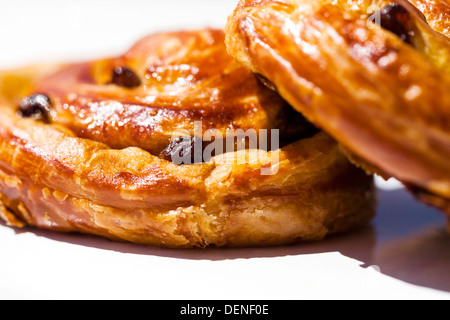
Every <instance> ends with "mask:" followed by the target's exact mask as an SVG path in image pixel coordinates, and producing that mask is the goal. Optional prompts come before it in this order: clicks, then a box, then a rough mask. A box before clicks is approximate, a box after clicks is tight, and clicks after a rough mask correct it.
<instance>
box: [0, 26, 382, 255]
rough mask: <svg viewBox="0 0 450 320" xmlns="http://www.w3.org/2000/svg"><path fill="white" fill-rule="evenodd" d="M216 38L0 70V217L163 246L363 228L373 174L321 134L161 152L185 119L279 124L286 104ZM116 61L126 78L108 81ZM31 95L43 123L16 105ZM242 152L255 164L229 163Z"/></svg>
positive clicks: (263, 241) (171, 39)
mask: <svg viewBox="0 0 450 320" xmlns="http://www.w3.org/2000/svg"><path fill="white" fill-rule="evenodd" d="M223 39H224V36H223V33H221V32H219V31H211V30H205V31H199V32H197V31H192V32H181V33H169V34H158V35H154V36H151V37H149V38H146V39H144V40H143V41H140V42H139V43H138V44H137V45H136V46H134V47H133V48H132V49H131V50H130V51H129V52H128V53H126V54H125V55H124V56H122V57H120V58H117V59H108V60H103V61H96V62H92V63H83V64H77V65H69V66H44V67H42V68H41V69H39V68H31V69H24V70H16V71H13V72H6V73H3V74H0V113H1V116H0V217H1V218H3V220H5V221H6V222H7V224H9V225H12V226H16V227H23V226H25V225H28V226H35V227H39V228H43V229H48V230H53V231H60V232H83V233H88V234H94V235H99V236H103V237H107V238H110V239H113V240H122V241H130V242H134V243H141V244H146V245H153V246H160V247H171V248H192V247H207V246H263V245H278V244H286V243H293V242H298V241H310V240H319V239H323V238H324V237H325V236H326V235H328V234H332V233H338V232H344V231H348V230H351V229H354V228H356V227H360V226H362V225H364V224H365V223H367V222H368V221H369V220H370V219H371V218H372V217H373V215H374V213H375V202H376V199H375V193H374V186H373V178H372V177H371V176H368V175H366V174H365V173H364V172H363V171H362V170H359V169H357V168H355V167H354V166H353V165H351V164H350V163H349V161H348V160H347V159H346V158H345V156H344V155H343V154H342V152H341V151H340V149H339V147H338V145H337V144H336V142H335V141H334V140H333V139H331V138H330V137H329V136H328V135H327V134H325V133H323V132H320V133H314V134H312V135H311V136H308V137H307V138H305V139H300V140H298V141H293V142H292V143H291V144H289V145H287V146H285V147H284V148H282V149H278V150H273V151H271V152H268V151H264V150H260V149H252V150H242V151H240V152H229V153H226V154H220V155H216V156H214V157H213V158H212V159H211V160H210V161H207V162H204V163H199V164H195V165H176V164H174V163H173V162H172V161H170V159H166V158H167V157H169V156H171V154H172V152H171V151H174V150H176V149H177V145H176V143H175V144H171V143H170V142H171V141H172V140H170V136H171V134H172V131H173V129H174V128H177V127H180V128H187V129H189V130H191V129H192V128H191V123H192V122H193V121H194V120H196V119H201V120H204V125H205V126H206V129H209V128H214V126H218V128H219V129H223V128H236V127H238V128H244V129H245V128H247V127H249V128H255V129H258V128H265V127H271V126H274V127H276V126H278V125H279V124H280V123H282V122H283V121H281V122H280V119H279V118H278V117H276V116H275V115H276V114H277V113H279V111H280V110H281V107H282V106H284V105H286V103H285V102H284V101H283V100H282V99H281V98H280V97H279V96H278V94H277V93H275V92H274V91H272V90H270V89H268V88H266V87H265V86H264V85H262V84H261V83H260V82H259V81H258V80H257V79H256V77H254V76H253V75H252V74H251V73H250V72H249V71H247V70H245V69H244V68H242V67H240V66H239V65H238V64H236V63H235V62H234V60H233V59H231V58H229V57H227V56H226V51H225V47H224V44H223V43H222V44H219V43H220V42H221V41H222V40H223ZM213 52H214V54H213ZM116 66H121V67H124V66H126V67H127V68H129V69H130V70H133V73H134V74H135V75H136V76H137V77H139V79H142V83H141V84H140V86H138V87H135V86H132V88H128V87H123V86H120V85H118V83H117V81H116V83H112V81H111V75H112V71H113V69H114V68H115V67H116ZM49 69H50V70H49ZM55 69H56V70H55ZM193 70H194V71H193ZM126 78H128V76H127V77H126ZM131 78H133V76H131ZM122 80H123V79H122ZM186 81H187V82H189V83H186ZM125 82H126V80H125ZM32 92H42V93H45V94H48V95H49V97H50V99H51V101H52V108H51V109H50V112H49V121H50V123H45V122H42V121H37V120H34V119H32V118H26V117H22V116H20V115H18V114H17V112H16V109H17V101H20V100H21V99H23V98H24V97H27V96H29V94H30V93H32ZM2 99H3V100H2ZM288 117H290V115H289V113H287V114H286V118H288ZM281 118H283V117H281ZM298 121H302V120H301V119H299V120H298ZM210 126H211V127H210ZM302 130H305V128H303V129H302ZM308 130H309V129H308ZM287 131H289V130H287ZM289 135H291V134H289ZM187 141H188V144H189V145H190V143H189V140H187ZM175 142H176V141H175ZM159 149H162V150H165V151H167V152H165V153H164V154H163V156H162V157H160V156H159V154H155V153H154V152H155V151H158V150H159ZM246 154H247V156H248V157H249V159H256V161H244V162H239V163H238V162H236V160H237V159H242V158H244V159H245V155H246ZM254 155H257V157H253V156H254ZM262 169H265V170H266V172H269V173H271V172H273V173H274V174H272V175H268V174H262V172H263V171H262Z"/></svg>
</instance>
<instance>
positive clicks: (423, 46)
mask: <svg viewBox="0 0 450 320" xmlns="http://www.w3.org/2000/svg"><path fill="white" fill-rule="evenodd" d="M411 2H412V3H413V4H414V5H415V6H417V7H415V6H413V4H411V3H410V2H408V1H403V0H398V1H375V0H374V1H369V0H366V1H364V0H350V1H331V0H315V1H311V0H277V1H275V0H274V1H271V0H265V1H257V0H243V1H241V2H240V3H239V5H238V7H237V9H236V11H235V12H234V14H233V15H232V16H231V17H230V18H229V22H228V26H227V47H228V50H229V52H230V54H231V55H233V56H234V57H235V58H236V59H237V60H238V61H239V62H240V63H241V64H242V65H244V66H245V67H247V68H248V69H249V70H251V71H252V72H254V73H255V74H259V75H261V76H262V77H264V78H265V79H266V81H267V82H269V83H270V84H271V86H272V87H274V88H276V90H278V92H279V93H280V94H281V96H283V97H284V98H285V99H286V100H287V101H288V102H289V103H290V104H291V105H292V106H293V107H294V108H295V109H296V110H298V111H299V112H301V113H302V114H303V115H304V116H305V117H306V118H307V119H308V120H309V121H311V122H312V123H314V124H315V125H316V126H318V127H320V128H322V129H323V130H324V131H326V132H328V133H329V134H330V135H331V136H332V137H333V138H335V139H336V140H337V141H338V142H339V143H340V144H341V145H342V147H343V150H345V152H346V153H347V154H348V155H349V157H350V158H351V159H352V160H353V161H354V162H355V163H357V164H359V165H360V166H362V167H364V168H365V169H366V170H367V171H369V172H377V173H379V174H381V175H383V176H384V177H386V178H388V177H395V178H397V179H399V180H400V181H402V182H403V183H404V184H405V185H406V186H408V188H410V189H411V190H413V191H414V193H415V194H416V195H417V196H418V197H419V198H420V199H421V200H423V201H425V202H428V203H431V204H433V205H435V206H438V207H439V208H441V209H443V210H444V211H445V212H447V213H448V214H449V215H450V202H449V201H450V129H449V128H450V108H449V106H450V75H449V71H450V41H449V38H447V36H449V34H450V6H449V3H448V1H445V0H426V1H425V0H414V1H411ZM419 9H420V10H422V11H420V10H419Z"/></svg>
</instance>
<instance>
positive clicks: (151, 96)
mask: <svg viewBox="0 0 450 320" xmlns="http://www.w3.org/2000/svg"><path fill="white" fill-rule="evenodd" d="M224 40H225V38H224V33H223V31H221V30H201V31H185V32H183V31H182V32H174V33H165V34H157V35H151V36H149V37H146V38H144V39H142V40H141V41H139V42H138V43H137V44H136V45H134V46H133V47H132V48H131V49H130V50H129V51H128V52H127V53H125V54H124V55H122V56H120V57H117V58H111V59H105V60H100V61H95V62H89V63H80V64H74V65H69V66H67V67H65V68H63V69H62V70H61V71H58V72H56V73H54V74H51V75H49V76H46V77H44V78H42V79H41V80H39V81H38V82H37V83H36V84H35V85H34V86H33V87H31V88H30V93H44V94H46V95H48V96H49V97H50V99H51V100H52V103H53V108H52V109H51V111H50V117H49V118H50V119H49V120H50V122H52V123H58V124H62V125H64V126H65V127H67V128H69V129H71V130H72V131H73V132H74V133H75V134H76V135H77V136H79V137H83V138H88V139H92V140H96V141H99V142H102V143H105V144H107V145H108V146H110V147H112V148H125V147H129V146H135V147H140V148H142V149H144V150H147V151H150V152H151V153H153V154H159V153H160V152H161V151H162V150H163V149H164V148H165V147H166V146H167V145H168V144H169V142H170V137H171V134H172V133H174V132H175V131H176V130H177V129H185V130H188V131H189V132H190V133H191V134H194V121H200V120H201V121H202V124H203V129H204V130H203V131H205V130H207V129H210V128H215V129H217V130H220V131H221V132H222V133H223V134H225V131H226V130H227V129H237V128H240V129H244V130H247V129H249V128H252V129H256V130H258V129H270V128H278V127H279V124H280V123H282V122H283V121H284V120H286V117H285V119H284V120H283V119H281V120H280V117H283V112H282V110H283V109H285V108H286V107H287V105H286V103H285V102H284V101H283V100H282V99H281V98H280V97H279V95H278V94H276V93H274V92H272V91H270V90H267V89H266V88H265V87H264V86H263V85H262V84H261V83H260V82H259V81H258V80H257V79H256V77H255V76H254V75H253V74H252V73H250V72H249V71H247V70H246V69H245V68H243V67H241V66H240V65H239V64H238V63H237V62H236V61H235V60H234V59H233V58H232V57H230V56H229V55H228V54H227V52H226V49H225V44H224Z"/></svg>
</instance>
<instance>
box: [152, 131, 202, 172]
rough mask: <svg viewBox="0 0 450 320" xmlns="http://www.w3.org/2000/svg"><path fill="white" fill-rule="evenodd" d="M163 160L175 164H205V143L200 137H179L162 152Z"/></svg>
mask: <svg viewBox="0 0 450 320" xmlns="http://www.w3.org/2000/svg"><path fill="white" fill-rule="evenodd" d="M160 157H161V158H163V159H165V160H167V161H171V162H173V163H175V164H178V165H181V164H195V163H202V162H203V141H202V139H201V138H198V137H194V138H191V137H178V138H176V139H174V140H172V141H171V142H170V143H169V145H168V146H167V147H166V148H165V149H164V150H163V151H162V152H161V155H160Z"/></svg>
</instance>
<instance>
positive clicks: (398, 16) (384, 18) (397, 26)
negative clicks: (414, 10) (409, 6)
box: [375, 4, 416, 45]
mask: <svg viewBox="0 0 450 320" xmlns="http://www.w3.org/2000/svg"><path fill="white" fill-rule="evenodd" d="M378 14H379V15H380V17H379V18H380V19H379V24H380V26H381V27H382V28H383V29H386V30H388V31H391V32H392V33H394V34H396V35H397V36H398V37H399V38H400V39H402V41H403V42H405V43H407V44H410V45H413V40H414V36H415V34H416V31H415V29H416V28H415V25H414V22H413V20H412V18H411V15H410V13H409V12H408V10H406V9H405V8H404V7H403V6H401V5H399V4H390V5H388V6H386V7H384V8H383V9H382V10H381V11H380V12H379V13H378ZM375 22H376V23H378V21H377V19H375Z"/></svg>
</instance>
